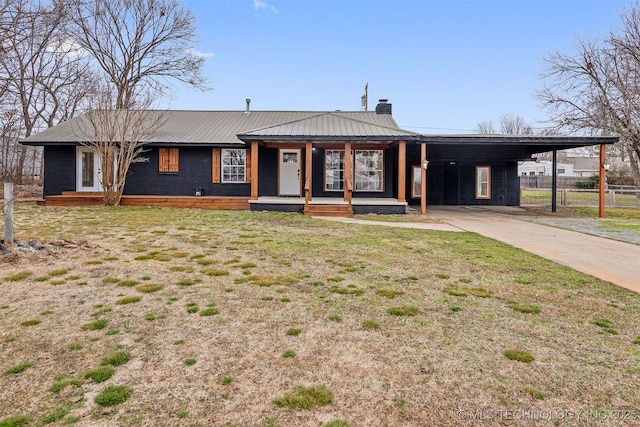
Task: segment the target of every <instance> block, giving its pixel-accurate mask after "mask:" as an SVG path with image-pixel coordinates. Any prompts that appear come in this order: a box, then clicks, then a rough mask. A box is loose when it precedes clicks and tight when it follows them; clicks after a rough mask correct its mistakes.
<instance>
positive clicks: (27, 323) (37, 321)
mask: <svg viewBox="0 0 640 427" xmlns="http://www.w3.org/2000/svg"><path fill="white" fill-rule="evenodd" d="M40 323H42V320H40V319H29V320H25V321H24V322H20V326H36V325H39V324H40Z"/></svg>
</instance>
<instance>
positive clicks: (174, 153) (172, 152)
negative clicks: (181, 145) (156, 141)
mask: <svg viewBox="0 0 640 427" xmlns="http://www.w3.org/2000/svg"><path fill="white" fill-rule="evenodd" d="M178 153H179V151H178V149H177V148H160V150H159V155H158V172H179V167H178V164H179V155H178Z"/></svg>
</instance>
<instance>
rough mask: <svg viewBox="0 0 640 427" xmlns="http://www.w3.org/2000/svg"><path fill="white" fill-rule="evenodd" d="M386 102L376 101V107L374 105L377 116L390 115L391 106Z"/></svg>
mask: <svg viewBox="0 0 640 427" xmlns="http://www.w3.org/2000/svg"><path fill="white" fill-rule="evenodd" d="M387 101H389V100H388V99H381V100H379V101H378V105H376V113H377V114H389V115H391V104H389V103H388V102H387Z"/></svg>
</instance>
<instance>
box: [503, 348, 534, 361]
mask: <svg viewBox="0 0 640 427" xmlns="http://www.w3.org/2000/svg"><path fill="white" fill-rule="evenodd" d="M504 355H505V356H506V358H507V359H509V360H517V361H518V362H522V363H531V362H533V361H534V360H536V359H535V358H534V357H533V354H531V353H529V352H528V351H526V350H505V352H504Z"/></svg>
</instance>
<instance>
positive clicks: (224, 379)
mask: <svg viewBox="0 0 640 427" xmlns="http://www.w3.org/2000/svg"><path fill="white" fill-rule="evenodd" d="M218 382H219V383H220V385H229V384H231V383H232V382H233V378H232V377H228V376H225V377H222V378H220V380H219V381H218Z"/></svg>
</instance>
